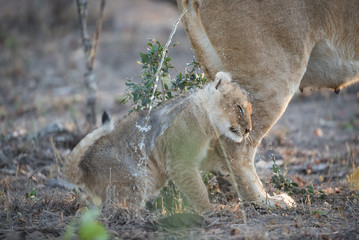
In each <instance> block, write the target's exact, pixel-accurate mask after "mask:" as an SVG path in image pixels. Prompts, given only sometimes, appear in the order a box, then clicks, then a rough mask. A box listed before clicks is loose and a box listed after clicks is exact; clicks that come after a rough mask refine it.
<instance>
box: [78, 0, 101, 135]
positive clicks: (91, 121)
mask: <svg viewBox="0 0 359 240" xmlns="http://www.w3.org/2000/svg"><path fill="white" fill-rule="evenodd" d="M105 3H106V0H101V6H100V13H99V17H98V19H97V24H96V31H95V33H94V35H93V38H92V42H91V40H90V38H89V35H88V32H87V12H88V10H87V0H76V5H77V10H78V14H79V22H80V27H81V37H82V45H83V47H84V52H85V56H86V68H87V70H86V73H85V85H86V89H87V101H86V123H87V124H86V125H87V126H86V129H87V131H90V130H92V129H93V128H94V127H95V125H96V113H95V109H96V91H97V86H96V81H95V75H94V72H93V69H94V62H95V58H96V56H97V49H98V42H99V39H100V35H101V31H102V23H103V16H104V9H105Z"/></svg>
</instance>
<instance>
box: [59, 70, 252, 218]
mask: <svg viewBox="0 0 359 240" xmlns="http://www.w3.org/2000/svg"><path fill="white" fill-rule="evenodd" d="M146 115H147V111H142V112H134V113H132V114H130V115H129V116H127V117H125V118H124V119H122V120H121V121H118V122H116V123H114V122H112V121H111V120H110V118H109V117H108V115H107V114H106V113H104V115H103V125H102V126H101V127H99V128H98V129H96V130H94V131H93V132H91V133H89V134H88V135H87V136H86V137H85V138H84V139H82V140H81V141H80V143H79V144H78V145H77V146H76V147H75V148H74V149H73V150H72V152H71V153H70V154H69V156H68V158H67V160H66V162H65V165H64V172H65V177H66V178H67V180H69V181H70V182H73V183H75V184H79V185H84V186H85V188H86V190H87V191H89V192H90V193H91V194H94V195H96V196H100V197H101V198H102V200H105V199H106V188H107V187H108V186H110V187H112V188H113V189H114V191H115V194H116V198H118V199H119V200H120V201H123V200H126V202H127V204H143V203H144V202H145V201H146V200H147V199H148V198H149V197H151V196H154V194H156V193H157V192H158V190H160V189H161V188H162V187H164V186H165V184H166V183H167V181H168V179H172V180H174V181H175V183H176V185H177V186H178V187H179V189H180V190H181V191H182V192H183V193H185V194H186V195H187V196H188V197H189V199H190V200H191V202H192V203H193V204H194V205H195V207H196V208H198V209H199V210H201V211H204V210H208V209H210V208H211V204H210V202H209V198H208V193H207V189H206V187H205V185H204V183H203V181H202V178H201V175H200V170H207V171H216V172H218V171H227V170H226V169H227V165H226V163H225V161H224V160H223V153H222V152H221V148H220V147H219V145H218V144H219V143H218V138H219V137H221V138H224V139H225V140H226V141H223V142H226V144H228V142H229V143H231V142H241V141H243V139H245V138H246V137H247V136H248V134H249V132H250V131H251V129H252V124H251V105H250V102H249V100H248V96H247V94H246V92H245V91H244V90H243V89H241V87H240V86H239V85H238V84H237V83H235V82H232V80H231V76H230V75H229V74H228V73H224V72H219V73H217V75H216V78H215V80H214V81H213V82H211V83H209V84H207V85H206V86H205V87H204V88H203V89H201V90H198V91H197V92H195V93H193V94H191V95H189V96H186V97H179V98H176V99H174V100H171V101H168V102H166V103H165V104H163V105H162V106H160V107H157V108H155V109H154V110H153V111H152V112H151V115H150V118H149V120H148V127H147V128H143V126H144V125H145V123H146V120H145V118H146ZM141 126H142V127H141Z"/></svg>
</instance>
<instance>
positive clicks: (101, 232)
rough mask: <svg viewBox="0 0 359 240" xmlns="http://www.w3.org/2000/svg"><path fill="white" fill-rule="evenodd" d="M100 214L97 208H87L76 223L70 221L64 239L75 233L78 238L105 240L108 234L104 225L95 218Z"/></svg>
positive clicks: (71, 236) (83, 239)
mask: <svg viewBox="0 0 359 240" xmlns="http://www.w3.org/2000/svg"><path fill="white" fill-rule="evenodd" d="M99 215H100V210H99V209H89V210H87V211H86V212H85V213H84V214H83V215H82V217H81V219H80V221H79V223H78V224H75V222H72V223H70V225H69V226H68V227H67V229H66V232H65V234H64V238H63V239H64V240H70V239H73V236H74V235H75V233H76V234H77V236H78V239H80V240H107V239H109V234H108V232H107V230H106V228H105V227H104V225H103V224H102V223H100V222H98V221H97V220H96V219H97V217H98V216H99Z"/></svg>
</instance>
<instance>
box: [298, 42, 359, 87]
mask: <svg viewBox="0 0 359 240" xmlns="http://www.w3.org/2000/svg"><path fill="white" fill-rule="evenodd" d="M353 49H354V48H353V47H351V45H350V44H345V45H336V46H335V45H334V44H332V43H331V42H330V41H329V40H326V41H320V42H319V43H317V45H316V46H315V47H314V48H313V50H312V52H311V55H310V58H309V62H308V66H307V71H306V73H305V75H304V77H303V79H302V81H301V85H300V87H301V88H305V87H316V88H332V89H340V88H342V87H344V86H346V85H349V84H351V83H354V82H357V81H359V59H356V56H355V52H354V50H353Z"/></svg>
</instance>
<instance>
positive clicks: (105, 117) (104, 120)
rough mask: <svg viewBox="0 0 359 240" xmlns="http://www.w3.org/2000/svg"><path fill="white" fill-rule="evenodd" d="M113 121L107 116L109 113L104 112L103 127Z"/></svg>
mask: <svg viewBox="0 0 359 240" xmlns="http://www.w3.org/2000/svg"><path fill="white" fill-rule="evenodd" d="M110 121H111V118H110V116H109V115H108V114H107V112H103V114H102V125H104V124H106V123H108V122H110Z"/></svg>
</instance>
